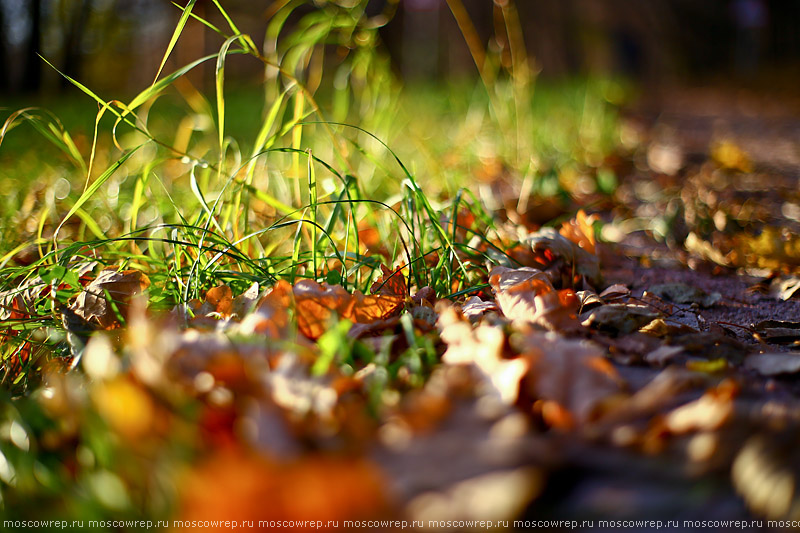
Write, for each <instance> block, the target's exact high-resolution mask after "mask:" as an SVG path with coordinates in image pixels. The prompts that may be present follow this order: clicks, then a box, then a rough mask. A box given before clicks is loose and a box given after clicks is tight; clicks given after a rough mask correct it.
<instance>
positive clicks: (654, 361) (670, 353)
mask: <svg viewBox="0 0 800 533" xmlns="http://www.w3.org/2000/svg"><path fill="white" fill-rule="evenodd" d="M681 352H683V348H682V347H681V346H666V345H664V346H659V347H658V348H656V349H655V350H653V351H652V352H650V353H648V354H647V355H645V356H644V360H645V361H647V362H648V363H650V364H651V365H659V366H664V365H665V364H667V363H668V362H669V361H671V360H672V359H674V358H675V356H676V355H678V354H679V353H681Z"/></svg>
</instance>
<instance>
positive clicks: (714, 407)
mask: <svg viewBox="0 0 800 533" xmlns="http://www.w3.org/2000/svg"><path fill="white" fill-rule="evenodd" d="M738 391H739V389H738V386H737V385H735V384H734V383H733V382H731V381H723V382H722V383H720V384H719V385H717V386H716V387H714V388H712V389H709V390H708V391H706V393H705V394H703V396H701V397H700V398H698V399H697V400H695V401H693V402H689V403H687V404H685V405H682V406H680V407H678V408H677V409H674V410H673V411H672V412H670V413H669V414H668V415H667V416H666V417H665V419H664V425H665V427H666V428H667V429H668V430H669V431H670V432H672V433H673V434H677V435H680V434H683V433H689V432H691V431H711V430H715V429H719V428H720V427H722V426H723V425H724V424H726V423H728V422H729V421H730V420H731V419H732V418H733V414H734V405H733V399H734V398H735V396H736V394H737V393H738Z"/></svg>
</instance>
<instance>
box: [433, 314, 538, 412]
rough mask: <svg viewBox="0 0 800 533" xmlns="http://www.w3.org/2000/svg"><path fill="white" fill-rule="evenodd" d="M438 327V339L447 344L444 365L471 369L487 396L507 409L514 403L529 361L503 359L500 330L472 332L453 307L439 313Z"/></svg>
mask: <svg viewBox="0 0 800 533" xmlns="http://www.w3.org/2000/svg"><path fill="white" fill-rule="evenodd" d="M439 327H440V328H441V334H440V335H441V338H442V340H443V341H444V342H445V343H446V344H447V351H446V352H445V354H444V355H443V356H442V361H443V362H445V363H447V364H449V365H474V366H475V367H476V368H477V370H478V371H479V372H480V374H481V376H482V377H483V379H484V380H485V382H486V383H487V385H488V386H489V389H490V390H489V392H491V393H492V394H493V395H495V396H496V397H497V398H498V399H499V400H500V401H501V402H503V403H504V404H506V405H511V404H513V403H514V402H516V400H517V396H518V393H519V382H520V379H521V378H522V376H523V375H524V374H525V372H526V371H527V369H528V361H527V360H525V359H523V358H516V359H504V358H503V357H502V353H503V348H504V346H505V344H506V339H505V335H504V334H503V330H502V329H501V328H497V327H492V326H485V325H480V326H478V327H476V328H474V329H473V327H472V326H471V325H470V323H469V322H467V321H466V320H464V319H463V318H460V317H459V315H458V314H457V313H456V311H455V310H454V309H453V308H452V307H446V308H444V309H443V310H442V311H441V313H440V315H439Z"/></svg>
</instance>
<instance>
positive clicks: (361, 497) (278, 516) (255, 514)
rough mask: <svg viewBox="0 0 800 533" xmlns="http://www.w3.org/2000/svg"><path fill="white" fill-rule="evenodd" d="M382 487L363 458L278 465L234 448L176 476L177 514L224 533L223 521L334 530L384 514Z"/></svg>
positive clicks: (314, 458)
mask: <svg viewBox="0 0 800 533" xmlns="http://www.w3.org/2000/svg"><path fill="white" fill-rule="evenodd" d="M383 486H384V481H383V479H382V476H381V475H380V473H379V472H378V470H377V468H376V467H375V466H373V465H372V464H371V463H370V462H368V461H366V460H363V459H349V458H344V457H343V458H337V457H326V456H312V457H307V458H304V459H302V460H297V461H293V462H290V463H284V464H278V463H276V462H274V461H272V460H270V459H269V458H266V457H262V456H259V455H256V454H254V453H252V452H246V451H240V450H238V449H233V450H230V451H221V452H219V453H217V454H216V455H214V456H212V457H210V458H208V459H207V460H205V461H204V462H202V463H200V464H199V465H197V466H196V467H194V468H193V469H192V470H191V471H190V472H188V474H186V475H184V476H183V477H182V478H181V479H179V481H178V494H179V501H180V510H179V513H178V515H179V517H180V520H182V521H186V523H189V524H191V523H197V522H201V523H206V521H213V522H212V523H213V524H218V523H219V524H220V525H219V526H216V527H215V526H213V525H212V526H210V528H208V529H206V530H207V531H220V532H221V531H229V527H228V526H227V525H225V521H226V520H232V521H234V522H237V523H238V522H239V521H241V520H252V521H253V522H255V523H256V524H257V523H258V522H259V521H261V520H266V521H284V520H286V521H306V522H304V526H302V527H301V528H299V529H297V531H311V528H312V527H314V528H315V529H314V530H315V531H334V530H335V529H336V526H335V524H337V523H340V521H342V520H357V519H370V518H377V517H380V516H381V515H383V514H384V513H385V511H386V510H387V508H388V505H387V503H386V499H385V497H384V496H383V489H382V487H383ZM317 521H319V523H320V524H321V526H320V527H319V528H318V529H316V528H317ZM332 524H333V525H332ZM191 530H192V531H193V530H194V529H191ZM187 531H188V529H187Z"/></svg>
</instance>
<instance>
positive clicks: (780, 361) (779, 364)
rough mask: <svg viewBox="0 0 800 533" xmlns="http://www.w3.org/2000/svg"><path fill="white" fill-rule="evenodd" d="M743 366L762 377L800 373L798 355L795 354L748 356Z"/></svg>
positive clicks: (799, 358) (799, 356)
mask: <svg viewBox="0 0 800 533" xmlns="http://www.w3.org/2000/svg"><path fill="white" fill-rule="evenodd" d="M744 366H745V367H746V368H749V369H751V370H755V371H756V372H758V373H759V374H761V375H762V376H778V375H781V374H796V373H797V372H800V355H798V354H796V353H760V354H755V355H750V356H748V357H747V358H746V359H745V361H744Z"/></svg>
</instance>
